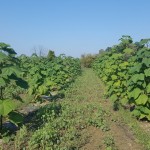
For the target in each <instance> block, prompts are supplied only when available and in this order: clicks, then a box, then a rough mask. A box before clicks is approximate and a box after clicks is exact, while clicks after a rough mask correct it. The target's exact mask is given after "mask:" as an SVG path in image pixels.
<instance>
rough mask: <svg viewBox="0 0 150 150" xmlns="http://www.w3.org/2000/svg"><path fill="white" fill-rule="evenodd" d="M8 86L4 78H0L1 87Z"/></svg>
mask: <svg viewBox="0 0 150 150" xmlns="http://www.w3.org/2000/svg"><path fill="white" fill-rule="evenodd" d="M4 86H6V82H5V80H4V79H3V78H0V87H4Z"/></svg>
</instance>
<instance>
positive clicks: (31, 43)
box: [0, 0, 150, 57]
mask: <svg viewBox="0 0 150 150" xmlns="http://www.w3.org/2000/svg"><path fill="white" fill-rule="evenodd" d="M0 6H1V8H0V42H4V43H7V44H10V45H11V47H12V48H14V50H15V51H16V52H17V54H18V55H20V54H26V55H31V54H32V53H34V52H35V51H36V52H37V53H39V51H40V50H41V51H42V53H43V55H47V52H48V50H53V51H55V54H56V55H60V54H66V55H67V56H73V57H80V56H81V55H82V54H88V53H91V54H96V53H98V51H99V50H100V49H106V48H107V47H111V46H113V45H115V44H118V43H119V41H118V39H119V38H121V36H122V35H130V36H131V37H132V38H133V40H134V41H139V40H140V39H142V38H150V0H0Z"/></svg>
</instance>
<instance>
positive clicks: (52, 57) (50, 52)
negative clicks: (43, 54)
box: [47, 50, 56, 61]
mask: <svg viewBox="0 0 150 150" xmlns="http://www.w3.org/2000/svg"><path fill="white" fill-rule="evenodd" d="M55 57H56V56H55V52H54V51H52V50H49V52H48V55H47V58H48V60H50V61H51V60H53V59H54V58H55Z"/></svg>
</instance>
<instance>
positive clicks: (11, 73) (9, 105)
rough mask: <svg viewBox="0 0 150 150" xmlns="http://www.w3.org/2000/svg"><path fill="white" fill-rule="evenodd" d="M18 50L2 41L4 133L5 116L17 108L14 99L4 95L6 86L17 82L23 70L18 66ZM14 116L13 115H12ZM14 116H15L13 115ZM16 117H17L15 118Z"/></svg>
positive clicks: (0, 88) (0, 104)
mask: <svg viewBox="0 0 150 150" xmlns="http://www.w3.org/2000/svg"><path fill="white" fill-rule="evenodd" d="M15 55H16V52H15V51H14V50H13V48H11V47H10V45H8V44H5V43H0V131H1V133H2V123H3V117H4V116H7V115H8V114H9V113H10V112H12V111H13V110H14V109H15V103H14V101H13V100H12V99H11V98H9V97H7V96H6V95H7V93H6V94H5V96H4V92H5V88H8V86H9V85H10V83H11V82H14V84H17V81H18V79H19V77H21V71H20V69H19V67H18V59H17V58H16V57H15ZM11 116H12V115H11ZM12 118H14V117H12ZM15 119H16V118H15Z"/></svg>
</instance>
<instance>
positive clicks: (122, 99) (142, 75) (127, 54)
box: [93, 36, 150, 120]
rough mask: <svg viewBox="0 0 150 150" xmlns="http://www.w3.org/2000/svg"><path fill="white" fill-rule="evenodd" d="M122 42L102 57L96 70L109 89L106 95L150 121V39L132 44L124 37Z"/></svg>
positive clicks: (115, 103) (94, 66)
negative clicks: (149, 43)
mask: <svg viewBox="0 0 150 150" xmlns="http://www.w3.org/2000/svg"><path fill="white" fill-rule="evenodd" d="M120 40H121V43H120V44H118V45H115V46H113V47H112V48H109V49H108V50H107V51H106V52H105V53H102V54H101V55H99V57H98V58H97V59H96V61H95V62H94V63H93V69H94V70H95V72H96V73H97V75H98V76H99V77H100V78H101V80H102V81H103V82H104V83H105V84H106V86H107V93H106V95H107V96H108V97H110V99H111V100H112V101H113V103H114V108H115V109H117V107H116V106H118V105H119V104H121V105H122V106H127V105H130V106H129V107H133V106H134V107H135V109H134V111H133V114H134V115H135V116H136V117H137V118H139V119H143V118H146V119H148V120H150V96H149V93H150V89H149V87H150V70H149V67H150V49H149V48H148V47H146V46H145V45H147V43H148V42H149V39H147V40H146V39H145V40H141V41H140V42H136V43H133V41H132V38H131V37H130V36H123V37H122V38H121V39H120Z"/></svg>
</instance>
